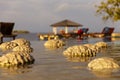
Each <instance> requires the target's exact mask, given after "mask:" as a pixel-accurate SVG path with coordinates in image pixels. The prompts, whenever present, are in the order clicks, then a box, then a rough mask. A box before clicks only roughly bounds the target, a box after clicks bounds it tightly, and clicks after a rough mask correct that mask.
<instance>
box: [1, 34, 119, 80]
mask: <svg viewBox="0 0 120 80" xmlns="http://www.w3.org/2000/svg"><path fill="white" fill-rule="evenodd" d="M30 36H32V35H30ZM25 37H27V36H24V38H25ZM34 37H35V35H34ZM27 39H29V38H27ZM102 40H103V39H100V38H90V39H87V40H76V39H69V40H65V42H66V46H65V47H63V48H59V49H53V50H52V49H46V48H45V47H44V46H43V45H44V42H45V41H39V40H38V39H37V38H35V39H32V40H31V46H32V47H33V48H34V52H33V53H31V54H32V55H33V57H34V58H35V63H34V64H32V65H28V66H24V67H20V68H17V67H12V68H2V67H1V68H0V79H1V80H8V79H9V80H119V79H120V71H117V72H113V73H107V72H106V73H104V74H103V73H100V72H92V71H90V70H89V69H88V68H87V64H88V63H89V62H90V61H91V60H93V59H94V58H96V57H102V56H109V57H113V58H115V59H116V60H117V61H119V63H120V43H119V42H120V41H119V40H117V41H115V40H114V41H108V42H107V43H108V44H109V48H108V49H106V50H103V51H102V52H100V53H98V54H97V55H96V56H94V57H81V58H74V57H73V58H66V57H65V56H64V55H63V51H64V50H65V49H66V48H68V47H69V46H73V45H81V44H86V43H96V42H99V41H102ZM1 54H2V52H1Z"/></svg>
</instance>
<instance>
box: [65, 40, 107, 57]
mask: <svg viewBox="0 0 120 80" xmlns="http://www.w3.org/2000/svg"><path fill="white" fill-rule="evenodd" d="M106 47H107V43H105V42H97V43H95V44H84V45H75V46H72V47H69V48H67V49H66V50H65V51H64V52H63V54H64V55H65V56H67V57H92V56H95V55H96V53H98V52H99V51H100V50H101V49H102V48H106Z"/></svg>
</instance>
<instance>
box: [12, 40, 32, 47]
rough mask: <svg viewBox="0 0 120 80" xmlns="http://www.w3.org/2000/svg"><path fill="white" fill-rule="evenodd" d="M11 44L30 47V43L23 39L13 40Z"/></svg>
mask: <svg viewBox="0 0 120 80" xmlns="http://www.w3.org/2000/svg"><path fill="white" fill-rule="evenodd" d="M11 42H14V43H17V44H18V45H19V46H20V45H27V46H30V41H28V40H26V39H24V38H19V39H15V40H12V41H11Z"/></svg>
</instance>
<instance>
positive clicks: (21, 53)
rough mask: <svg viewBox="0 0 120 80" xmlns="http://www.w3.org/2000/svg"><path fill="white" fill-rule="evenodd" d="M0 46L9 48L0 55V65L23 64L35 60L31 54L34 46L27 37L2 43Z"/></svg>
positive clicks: (4, 48)
mask: <svg viewBox="0 0 120 80" xmlns="http://www.w3.org/2000/svg"><path fill="white" fill-rule="evenodd" d="M0 48H1V49H2V50H9V51H7V53H6V54H3V55H2V56H1V57H0V66H9V67H10V66H20V65H22V66H23V65H25V64H31V63H33V62H34V58H33V57H32V56H31V55H30V53H31V52H33V48H31V46H30V41H27V40H26V39H23V38H20V39H16V40H13V41H10V42H5V43H2V44H1V45H0ZM11 51H12V52H11Z"/></svg>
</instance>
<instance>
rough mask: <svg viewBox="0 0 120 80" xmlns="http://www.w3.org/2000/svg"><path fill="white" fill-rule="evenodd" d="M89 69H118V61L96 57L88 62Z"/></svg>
mask: <svg viewBox="0 0 120 80" xmlns="http://www.w3.org/2000/svg"><path fill="white" fill-rule="evenodd" d="M88 68H89V69H90V70H95V71H101V70H105V69H118V68H120V66H119V65H118V63H117V62H116V61H115V60H114V59H113V58H109V57H102V58H96V59H94V60H92V61H91V62H90V63H89V64H88Z"/></svg>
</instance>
